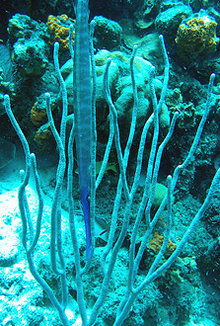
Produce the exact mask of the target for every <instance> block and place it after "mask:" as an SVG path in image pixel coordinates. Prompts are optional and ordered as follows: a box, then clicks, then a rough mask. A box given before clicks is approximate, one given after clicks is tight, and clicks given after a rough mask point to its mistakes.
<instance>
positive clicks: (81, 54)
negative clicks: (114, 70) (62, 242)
mask: <svg viewBox="0 0 220 326" xmlns="http://www.w3.org/2000/svg"><path fill="white" fill-rule="evenodd" d="M88 2H89V0H75V2H74V8H75V14H76V24H75V40H74V60H73V92H74V120H75V130H76V132H75V142H76V154H77V163H78V171H79V190H80V201H81V204H82V209H83V215H84V220H85V230H86V258H87V260H90V259H91V255H92V239H91V224H90V202H89V197H90V189H91V176H90V166H91V145H92V86H91V78H90V51H89V23H88V21H89V8H88Z"/></svg>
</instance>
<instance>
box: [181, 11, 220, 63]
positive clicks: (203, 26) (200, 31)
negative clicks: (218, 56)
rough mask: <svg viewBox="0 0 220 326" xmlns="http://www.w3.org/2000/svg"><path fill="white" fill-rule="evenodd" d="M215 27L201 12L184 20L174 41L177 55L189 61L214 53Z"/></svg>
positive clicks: (213, 22)
mask: <svg viewBox="0 0 220 326" xmlns="http://www.w3.org/2000/svg"><path fill="white" fill-rule="evenodd" d="M216 26H217V23H216V22H215V20H214V19H213V18H212V17H210V16H208V15H207V14H206V13H205V12H204V11H203V10H201V11H200V12H199V13H196V14H194V15H192V16H191V17H189V18H186V19H184V20H183V21H182V23H181V24H180V25H179V28H178V31H177V35H176V39H175V42H176V44H177V52H178V55H179V56H180V57H181V58H182V59H187V60H190V58H191V59H195V58H197V57H198V56H199V55H201V54H203V55H204V54H207V53H211V52H215V51H216V46H217V43H218V39H217V38H216Z"/></svg>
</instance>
